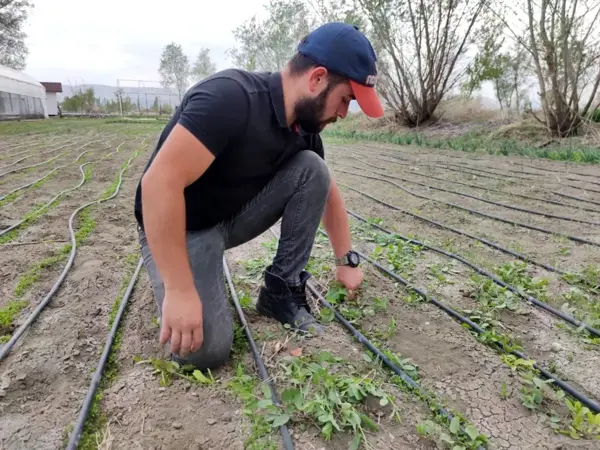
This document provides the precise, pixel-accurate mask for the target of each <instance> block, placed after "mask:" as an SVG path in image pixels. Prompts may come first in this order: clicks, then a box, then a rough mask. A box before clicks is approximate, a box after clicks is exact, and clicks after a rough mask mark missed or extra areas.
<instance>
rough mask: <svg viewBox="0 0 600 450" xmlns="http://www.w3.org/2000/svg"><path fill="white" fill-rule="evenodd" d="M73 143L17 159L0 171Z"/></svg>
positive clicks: (0, 168)
mask: <svg viewBox="0 0 600 450" xmlns="http://www.w3.org/2000/svg"><path fill="white" fill-rule="evenodd" d="M75 142H76V141H69V142H67V143H66V144H63V145H61V146H59V147H56V148H53V149H52V150H46V151H45V152H40V153H34V154H32V155H29V156H24V157H23V158H21V159H19V160H18V161H15V162H13V163H10V164H8V165H6V166H2V167H0V170H3V169H7V168H8V167H12V166H14V165H16V164H18V163H20V162H21V161H25V160H26V159H29V158H33V157H34V156H42V155H47V154H48V153H54V152H56V151H58V150H60V149H63V148H65V147H68V146H69V145H71V144H74V143H75ZM80 142H81V141H80ZM28 151H29V150H28Z"/></svg>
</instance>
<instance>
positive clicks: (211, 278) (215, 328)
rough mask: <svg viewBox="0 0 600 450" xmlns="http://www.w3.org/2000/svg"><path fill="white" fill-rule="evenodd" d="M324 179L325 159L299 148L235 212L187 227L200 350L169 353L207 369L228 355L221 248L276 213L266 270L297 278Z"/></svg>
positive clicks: (151, 266) (158, 283)
mask: <svg viewBox="0 0 600 450" xmlns="http://www.w3.org/2000/svg"><path fill="white" fill-rule="evenodd" d="M329 184H330V176H329V170H328V169H327V166H326V165H325V162H324V161H323V160H322V159H321V158H320V157H319V156H318V155H317V154H316V153H314V152H312V151H309V150H306V151H302V152H299V153H298V154H296V155H295V156H293V157H292V158H290V160H289V161H288V162H286V164H285V165H284V166H283V167H282V168H281V169H280V170H279V171H278V172H277V173H276V174H275V176H274V177H273V178H272V179H271V181H270V182H269V183H268V184H267V186H265V188H263V190H262V191H261V192H260V193H259V194H258V195H257V196H256V197H255V198H253V199H252V200H251V201H250V202H248V203H247V204H246V205H245V206H244V208H242V210H241V211H240V212H239V213H238V214H237V215H236V216H234V217H233V218H231V219H230V220H228V221H226V222H222V223H219V224H218V225H216V226H215V227H213V228H209V229H206V230H202V231H197V232H188V233H187V250H188V255H189V261H190V265H191V268H192V272H193V274H194V282H195V285H196V289H197V290H198V294H199V295H200V299H201V301H202V307H203V322H204V325H203V326H204V342H203V344H202V347H200V350H198V351H197V352H195V353H192V354H190V355H188V356H187V357H186V358H181V357H179V356H178V355H173V357H174V358H175V359H176V360H177V361H179V362H181V363H182V364H193V365H195V366H196V367H197V368H199V369H207V368H215V367H218V366H220V365H222V364H223V363H225V362H226V361H227V360H228V358H229V354H230V352H231V346H232V343H233V322H232V320H233V319H232V314H231V310H230V309H229V307H228V298H227V291H226V289H225V280H224V275H223V253H224V251H225V250H227V249H230V248H233V247H236V246H238V245H241V244H244V243H245V242H248V241H250V240H252V239H254V238H255V237H257V236H259V235H260V234H262V233H264V232H265V231H267V230H268V229H269V227H271V226H273V225H274V224H275V223H276V222H277V221H278V220H279V219H280V218H281V219H282V220H281V235H280V240H279V246H278V249H277V253H276V255H275V258H274V260H273V267H272V272H273V273H274V274H276V275H278V276H280V277H281V278H283V279H284V280H286V282H287V283H289V284H290V285H292V286H294V285H295V286H297V285H299V284H300V273H301V272H302V270H304V268H305V266H306V264H307V263H308V259H309V257H310V253H311V250H312V246H313V243H314V239H315V235H316V232H317V229H318V226H319V223H320V220H321V216H322V214H323V211H324V209H325V204H326V202H327V195H328V192H329ZM138 233H139V243H140V247H141V252H142V257H143V259H144V265H145V267H146V270H147V271H148V274H149V276H150V281H151V283H152V289H153V291H154V296H155V299H156V303H157V307H158V314H159V316H160V315H161V312H162V302H163V297H164V293H165V291H164V285H163V283H162V280H161V278H160V274H159V273H158V270H157V268H156V264H155V263H154V260H153V258H152V254H151V253H150V249H149V247H148V243H147V241H146V236H145V234H144V232H143V230H142V229H141V228H138Z"/></svg>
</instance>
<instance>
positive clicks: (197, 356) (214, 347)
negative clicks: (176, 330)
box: [174, 324, 233, 370]
mask: <svg viewBox="0 0 600 450" xmlns="http://www.w3.org/2000/svg"><path fill="white" fill-rule="evenodd" d="M214 331H215V332H217V331H218V333H214V335H212V336H204V342H203V343H202V346H201V347H200V350H198V351H197V352H194V353H190V354H189V355H187V356H186V357H181V356H176V355H174V359H175V360H176V361H177V362H178V363H180V364H182V365H185V364H191V365H193V366H195V367H196V368H197V369H200V370H206V369H216V368H218V367H220V366H222V365H224V364H226V363H227V361H228V360H229V356H230V354H231V349H232V346H233V326H231V325H230V326H226V325H225V324H222V325H221V326H218V327H216V328H215V329H214Z"/></svg>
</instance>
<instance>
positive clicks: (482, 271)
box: [346, 209, 600, 336]
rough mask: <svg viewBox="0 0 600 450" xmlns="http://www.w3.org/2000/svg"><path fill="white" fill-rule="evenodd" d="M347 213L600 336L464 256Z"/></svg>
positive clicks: (595, 330) (585, 325)
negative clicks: (445, 257)
mask: <svg viewBox="0 0 600 450" xmlns="http://www.w3.org/2000/svg"><path fill="white" fill-rule="evenodd" d="M346 211H347V212H348V214H350V215H351V216H353V217H355V218H356V219H358V220H360V221H362V222H365V223H367V224H369V225H371V226H372V227H373V228H376V229H378V230H380V231H382V232H384V233H386V234H389V235H393V236H397V237H398V238H400V239H402V240H403V241H405V242H414V243H415V244H417V245H419V246H421V247H423V248H426V249H428V250H433V251H434V252H437V253H440V254H442V255H445V256H447V257H448V258H452V259H455V260H457V261H460V262H461V263H463V264H465V265H466V266H469V267H470V268H471V269H473V270H475V271H476V272H478V273H480V274H481V275H484V276H486V277H488V278H489V279H491V280H492V281H493V282H494V283H496V284H498V285H499V286H502V287H503V288H505V289H508V290H509V291H511V292H512V293H514V294H516V295H518V296H519V297H521V298H523V299H525V300H527V301H528V302H530V303H532V304H534V305H535V306H537V307H538V308H542V309H544V310H546V311H548V312H550V313H551V314H553V315H555V316H556V317H559V318H561V319H562V320H564V321H565V322H568V323H570V324H571V325H573V326H575V327H578V328H579V327H582V328H585V329H586V330H587V331H589V332H590V333H591V334H594V335H596V336H600V330H597V329H596V328H593V327H591V326H589V325H587V324H586V323H584V322H581V321H579V320H577V319H575V318H574V317H572V316H570V315H568V314H565V313H564V312H562V311H559V310H557V309H556V308H554V307H553V306H551V305H549V304H547V303H545V302H542V301H540V300H538V299H536V298H535V297H532V296H531V295H529V294H526V293H524V292H521V291H520V290H518V289H517V288H515V287H514V286H512V285H510V284H508V283H505V282H504V281H502V280H501V279H500V278H498V277H497V276H496V275H494V274H493V273H490V272H488V271H487V270H485V269H484V268H482V267H479V266H477V265H475V264H473V263H472V262H470V261H469V260H467V259H465V258H463V257H462V256H459V255H456V254H454V253H451V252H447V251H446V250H443V249H441V248H438V247H434V246H432V245H428V244H426V243H424V242H421V241H418V240H416V239H412V238H409V237H406V236H402V235H401V234H399V233H392V232H391V231H389V230H386V229H385V228H383V227H381V226H379V225H377V224H375V223H371V222H369V221H368V220H367V219H365V218H364V217H361V216H360V215H359V214H357V213H355V212H353V211H350V210H348V209H347V210H346Z"/></svg>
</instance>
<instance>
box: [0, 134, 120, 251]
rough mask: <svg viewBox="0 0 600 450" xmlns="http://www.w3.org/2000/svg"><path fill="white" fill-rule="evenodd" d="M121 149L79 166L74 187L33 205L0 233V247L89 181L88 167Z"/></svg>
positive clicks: (89, 170) (90, 173)
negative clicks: (77, 180) (78, 173)
mask: <svg viewBox="0 0 600 450" xmlns="http://www.w3.org/2000/svg"><path fill="white" fill-rule="evenodd" d="M121 147H122V145H120V146H118V147H117V149H116V150H114V151H113V152H110V153H108V154H106V155H104V156H103V157H102V158H100V159H98V160H96V161H90V162H86V163H84V164H82V165H80V166H79V171H80V172H81V179H80V180H79V182H78V183H77V184H76V185H74V186H73V187H70V188H67V189H64V190H62V191H60V192H59V193H58V194H56V195H55V196H54V197H52V198H51V199H50V200H48V201H47V202H45V203H42V204H40V205H35V206H34V207H33V208H32V209H31V210H30V211H29V212H27V213H26V214H25V215H24V216H23V218H22V219H21V220H20V221H19V222H16V223H14V224H13V225H11V226H10V227H7V228H5V229H4V230H2V231H0V245H1V244H5V243H7V242H10V241H12V240H14V239H15V238H16V237H17V236H18V235H19V231H21V230H23V229H24V228H26V227H28V226H29V225H31V224H32V223H34V222H35V221H36V220H37V219H39V218H40V217H42V216H43V215H44V214H46V213H47V212H48V211H49V210H50V209H52V208H53V207H55V206H57V205H58V204H59V202H60V199H61V198H62V197H63V196H65V195H67V194H69V193H71V192H73V191H75V190H77V189H79V188H80V187H81V186H83V185H84V184H85V183H86V182H87V181H89V179H90V178H91V176H92V169H91V167H88V166H90V165H92V164H96V163H99V162H102V161H104V160H105V159H107V158H110V157H111V156H112V155H113V154H115V153H119V152H120V150H121ZM105 148H108V147H105ZM88 152H89V150H88V151H85V152H83V153H82V154H80V155H79V156H78V157H77V159H76V160H75V161H77V160H78V159H79V158H81V157H82V156H83V155H84V154H86V153H88ZM63 167H64V166H63ZM84 168H85V169H84Z"/></svg>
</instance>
